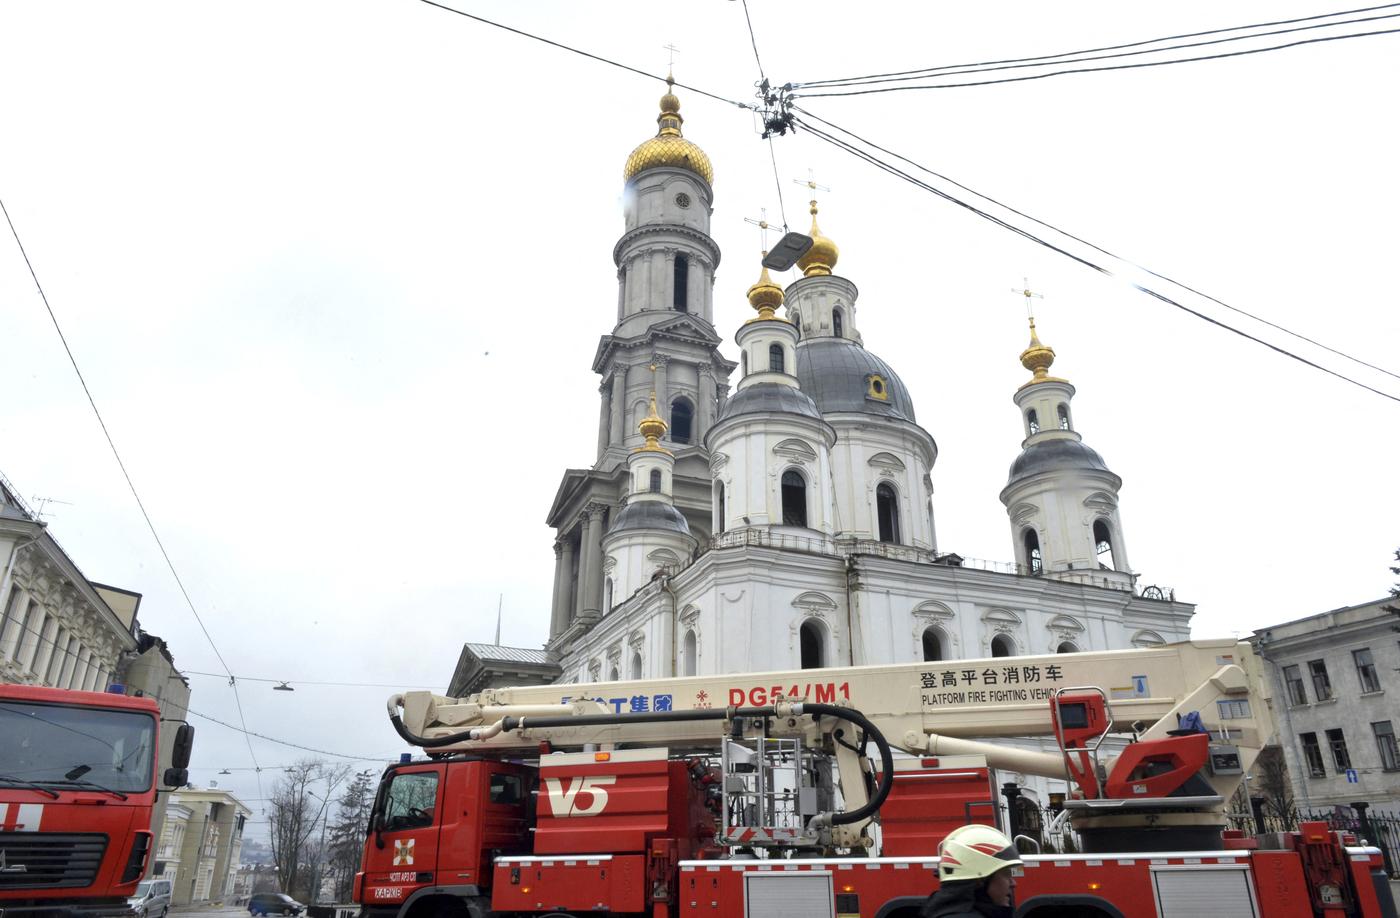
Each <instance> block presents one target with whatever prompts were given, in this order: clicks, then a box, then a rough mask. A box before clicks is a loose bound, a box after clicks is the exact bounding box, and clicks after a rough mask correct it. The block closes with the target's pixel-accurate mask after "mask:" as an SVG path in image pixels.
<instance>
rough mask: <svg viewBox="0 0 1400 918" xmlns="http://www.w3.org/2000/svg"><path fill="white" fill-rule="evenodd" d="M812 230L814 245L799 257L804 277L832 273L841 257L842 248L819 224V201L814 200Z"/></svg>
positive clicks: (798, 264)
mask: <svg viewBox="0 0 1400 918" xmlns="http://www.w3.org/2000/svg"><path fill="white" fill-rule="evenodd" d="M811 212H812V230H811V232H810V233H808V235H810V236H811V237H812V247H811V248H810V249H808V250H807V254H806V255H803V256H802V257H801V258H799V259H797V266H798V267H799V268H801V269H802V276H803V277H812V276H813V275H816V274H830V273H831V269H832V268H834V267H836V259H837V258H839V257H841V250H840V249H838V248H837V247H836V243H834V242H832V241H831V240H830V239H828V238H827V237H825V236H823V235H822V231H821V227H819V226H817V202H816V201H813V202H812V207H811Z"/></svg>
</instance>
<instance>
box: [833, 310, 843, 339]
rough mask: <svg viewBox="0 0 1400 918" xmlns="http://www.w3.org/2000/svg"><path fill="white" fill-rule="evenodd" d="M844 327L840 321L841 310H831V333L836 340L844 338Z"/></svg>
mask: <svg viewBox="0 0 1400 918" xmlns="http://www.w3.org/2000/svg"><path fill="white" fill-rule="evenodd" d="M844 326H845V322H843V321H842V318H841V310H839V309H833V310H832V311H831V333H832V334H833V335H835V336H836V337H838V338H843V337H845V334H844V331H845V329H844Z"/></svg>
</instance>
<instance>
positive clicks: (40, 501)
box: [30, 494, 73, 519]
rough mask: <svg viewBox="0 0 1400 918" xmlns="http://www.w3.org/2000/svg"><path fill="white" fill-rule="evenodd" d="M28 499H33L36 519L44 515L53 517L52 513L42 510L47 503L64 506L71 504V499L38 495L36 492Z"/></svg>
mask: <svg viewBox="0 0 1400 918" xmlns="http://www.w3.org/2000/svg"><path fill="white" fill-rule="evenodd" d="M30 500H32V501H34V516H35V517H36V518H38V519H43V518H44V517H46V516H47V517H49V518H50V519H52V518H53V514H52V513H45V512H44V508H45V507H47V506H48V505H49V504H62V505H63V506H65V507H71V506H73V503H72V502H71V501H66V500H59V499H58V498H57V497H40V496H39V495H37V494H36V495H34V496H33V497H31V498H30Z"/></svg>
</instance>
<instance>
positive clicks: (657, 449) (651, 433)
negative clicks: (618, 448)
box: [633, 392, 670, 453]
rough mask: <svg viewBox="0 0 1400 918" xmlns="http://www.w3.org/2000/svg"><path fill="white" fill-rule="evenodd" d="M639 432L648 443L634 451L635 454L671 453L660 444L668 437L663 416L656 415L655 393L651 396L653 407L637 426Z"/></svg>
mask: <svg viewBox="0 0 1400 918" xmlns="http://www.w3.org/2000/svg"><path fill="white" fill-rule="evenodd" d="M637 431H638V432H639V433H641V435H642V436H643V437H646V442H645V443H643V444H642V445H641V446H639V447H637V448H636V449H634V450H633V452H634V453H640V452H644V451H645V452H653V453H668V452H670V450H668V449H666V448H665V447H664V446H662V445H661V443H660V442H659V441H660V440H661V438H662V437H664V436H665V435H666V422H665V421H663V420H661V416H660V415H659V414H657V413H656V393H655V392H653V393H652V394H651V406H650V409H649V410H648V411H647V416H646V417H644V418H642V420H641V421H640V422H639V423H638V424H637Z"/></svg>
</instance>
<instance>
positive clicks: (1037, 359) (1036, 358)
mask: <svg viewBox="0 0 1400 918" xmlns="http://www.w3.org/2000/svg"><path fill="white" fill-rule="evenodd" d="M1030 322H1031V343H1030V344H1029V345H1028V346H1027V347H1026V349H1025V350H1024V351H1022V352H1021V366H1023V367H1025V368H1026V369H1027V370H1030V371H1031V374H1032V377H1031V381H1030V382H1029V383H1026V385H1030V384H1031V383H1038V382H1045V381H1048V380H1050V379H1051V376H1050V373H1049V371H1050V366H1051V365H1052V364H1053V363H1054V362H1055V349H1054V348H1052V347H1049V346H1048V345H1044V344H1041V343H1040V336H1039V335H1037V334H1036V333H1035V319H1034V318H1032V319H1031V320H1030Z"/></svg>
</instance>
